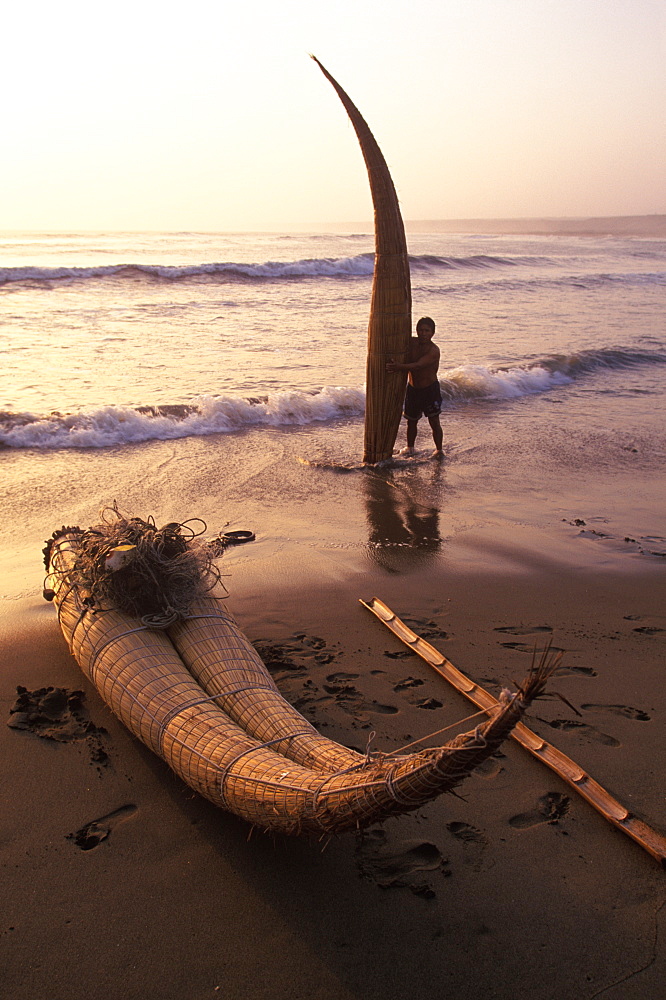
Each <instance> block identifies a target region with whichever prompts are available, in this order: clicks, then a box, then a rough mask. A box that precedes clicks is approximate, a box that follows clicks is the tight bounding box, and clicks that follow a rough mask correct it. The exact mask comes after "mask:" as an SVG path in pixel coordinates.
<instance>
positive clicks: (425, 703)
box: [416, 698, 442, 711]
mask: <svg viewBox="0 0 666 1000" xmlns="http://www.w3.org/2000/svg"><path fill="white" fill-rule="evenodd" d="M416 707H417V708H427V709H428V710H429V711H433V710H434V709H436V708H442V702H441V701H437V699H436V698H422V699H421V701H417V702H416Z"/></svg>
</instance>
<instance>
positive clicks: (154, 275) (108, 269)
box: [0, 253, 548, 286]
mask: <svg viewBox="0 0 666 1000" xmlns="http://www.w3.org/2000/svg"><path fill="white" fill-rule="evenodd" d="M374 260H375V256H374V254H373V253H362V254H357V255H355V256H353V257H315V258H308V259H304V260H296V261H265V262H263V263H256V264H243V263H233V262H228V263H210V264H186V265H178V266H176V265H168V264H104V265H98V266H95V267H3V268H0V285H10V286H11V285H12V284H30V285H35V284H39V283H44V285H46V286H48V285H50V284H52V283H62V282H81V281H100V280H105V279H114V280H116V281H122V280H132V281H137V280H144V281H152V282H176V281H178V282H186V281H209V282H210V281H214V282H219V283H233V282H239V281H241V282H254V281H256V282H280V281H294V280H305V279H308V278H368V277H372V273H373V270H374ZM409 260H410V267H411V268H412V269H413V270H415V271H423V270H433V269H442V268H444V269H447V268H448V269H464V268H471V269H476V270H478V269H480V268H484V269H488V268H505V267H515V266H519V265H520V264H535V263H547V262H548V261H547V258H535V257H515V258H505V257H493V256H488V255H485V254H475V255H474V256H471V257H437V256H434V255H432V254H423V255H420V256H411V257H410V258H409Z"/></svg>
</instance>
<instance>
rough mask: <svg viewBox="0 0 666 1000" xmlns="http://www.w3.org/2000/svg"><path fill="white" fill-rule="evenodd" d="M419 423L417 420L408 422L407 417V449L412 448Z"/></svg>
mask: <svg viewBox="0 0 666 1000" xmlns="http://www.w3.org/2000/svg"><path fill="white" fill-rule="evenodd" d="M418 426H419V422H418V420H410V419H409V417H407V447H408V448H413V447H414V442H415V441H416V432H417V430H418Z"/></svg>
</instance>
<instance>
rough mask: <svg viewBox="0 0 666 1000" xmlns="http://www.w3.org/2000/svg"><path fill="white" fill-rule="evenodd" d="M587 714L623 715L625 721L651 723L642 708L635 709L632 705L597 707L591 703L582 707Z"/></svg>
mask: <svg viewBox="0 0 666 1000" xmlns="http://www.w3.org/2000/svg"><path fill="white" fill-rule="evenodd" d="M580 707H581V708H582V709H583V710H584V711H586V712H612V713H613V715H622V716H624V718H625V719H636V720H637V721H638V722H649V721H650V716H649V715H648V714H647V712H644V711H643V710H642V709H641V708H633V707H632V706H631V705H597V704H593V703H591V702H589V703H588V704H586V705H581V706H580Z"/></svg>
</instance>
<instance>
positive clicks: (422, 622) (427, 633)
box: [403, 618, 449, 639]
mask: <svg viewBox="0 0 666 1000" xmlns="http://www.w3.org/2000/svg"><path fill="white" fill-rule="evenodd" d="M403 621H404V623H405V625H407V626H408V627H409V628H411V629H412V630H413V631H414V632H416V634H417V635H419V636H421V638H422V639H448V638H449V633H448V632H446V631H445V630H444V629H443V628H440V626H439V625H438V624H437V622H434V621H432V620H431V619H426V618H403Z"/></svg>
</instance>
